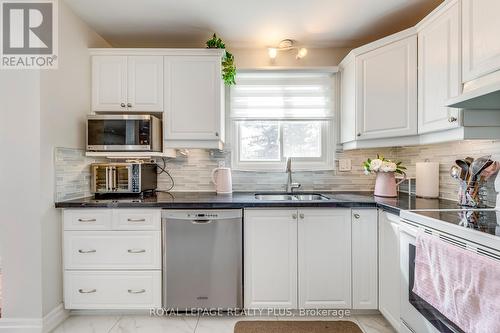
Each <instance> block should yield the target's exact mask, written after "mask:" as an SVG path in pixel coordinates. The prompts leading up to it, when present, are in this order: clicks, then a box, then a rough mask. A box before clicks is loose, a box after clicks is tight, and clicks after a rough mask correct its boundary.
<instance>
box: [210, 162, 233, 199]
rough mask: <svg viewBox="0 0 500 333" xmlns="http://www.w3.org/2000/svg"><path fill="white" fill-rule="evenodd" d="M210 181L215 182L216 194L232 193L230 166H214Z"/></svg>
mask: <svg viewBox="0 0 500 333" xmlns="http://www.w3.org/2000/svg"><path fill="white" fill-rule="evenodd" d="M212 182H213V183H214V184H215V191H216V192H217V194H230V193H233V181H232V179H231V168H223V167H221V168H215V169H213V170H212Z"/></svg>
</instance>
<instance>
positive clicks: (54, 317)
mask: <svg viewBox="0 0 500 333" xmlns="http://www.w3.org/2000/svg"><path fill="white" fill-rule="evenodd" d="M68 316H69V312H68V311H67V310H65V309H64V306H63V304H62V303H61V304H59V305H58V306H56V307H55V308H54V309H53V310H52V311H50V312H49V313H48V314H47V315H46V316H45V317H43V318H41V319H39V318H0V333H4V332H5V333H7V332H8V333H49V332H50V331H52V330H53V329H54V328H56V327H57V326H59V324H61V323H62V322H63V321H64V320H65V319H66V318H68Z"/></svg>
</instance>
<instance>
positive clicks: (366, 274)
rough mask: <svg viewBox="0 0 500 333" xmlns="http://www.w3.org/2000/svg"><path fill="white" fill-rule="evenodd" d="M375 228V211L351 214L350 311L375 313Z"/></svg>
mask: <svg viewBox="0 0 500 333" xmlns="http://www.w3.org/2000/svg"><path fill="white" fill-rule="evenodd" d="M377 224H378V212H377V210H376V209H353V210H352V308H353V309H378V232H377V230H378V225H377ZM394 287H396V286H394Z"/></svg>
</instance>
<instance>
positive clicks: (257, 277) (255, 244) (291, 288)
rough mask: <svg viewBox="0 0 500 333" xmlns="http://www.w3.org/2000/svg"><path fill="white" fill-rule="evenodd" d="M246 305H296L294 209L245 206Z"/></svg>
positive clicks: (295, 212)
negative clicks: (255, 208)
mask: <svg viewBox="0 0 500 333" xmlns="http://www.w3.org/2000/svg"><path fill="white" fill-rule="evenodd" d="M244 228H245V231H244V236H245V241H244V244H245V246H244V255H245V262H244V272H245V276H244V290H245V295H244V300H245V308H247V309H253V308H297V210H291V209H259V210H253V209H246V210H245V227H244Z"/></svg>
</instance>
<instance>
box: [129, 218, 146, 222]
mask: <svg viewBox="0 0 500 333" xmlns="http://www.w3.org/2000/svg"><path fill="white" fill-rule="evenodd" d="M127 221H128V222H146V219H127Z"/></svg>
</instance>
